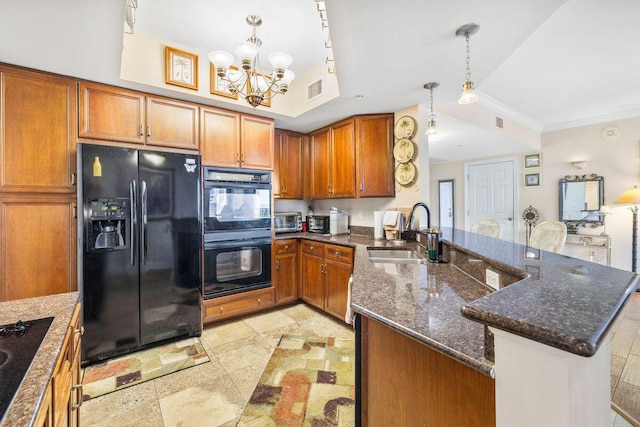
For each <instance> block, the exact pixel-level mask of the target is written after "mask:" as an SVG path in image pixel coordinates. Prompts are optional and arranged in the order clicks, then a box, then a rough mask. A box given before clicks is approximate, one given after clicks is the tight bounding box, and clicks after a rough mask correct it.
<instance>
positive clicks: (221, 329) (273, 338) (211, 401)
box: [81, 293, 640, 427]
mask: <svg viewBox="0 0 640 427" xmlns="http://www.w3.org/2000/svg"><path fill="white" fill-rule="evenodd" d="M625 309H626V310H625V313H623V314H626V315H624V316H621V318H620V319H619V320H618V322H616V326H615V327H614V328H615V329H614V335H613V339H612V390H614V389H615V386H614V384H616V385H618V384H622V383H624V382H626V381H625V379H626V378H632V377H634V378H635V377H637V376H638V375H640V374H639V372H640V368H639V369H637V370H636V369H635V368H634V369H633V372H632V371H631V370H629V372H627V373H626V374H625V373H624V369H625V361H626V360H630V361H631V363H630V364H629V366H630V367H633V366H635V365H634V363H635V360H636V357H637V358H638V359H640V352H637V351H635V354H633V355H634V356H635V355H637V356H635V357H630V356H629V354H632V353H633V352H632V351H631V349H632V348H633V349H635V350H638V349H640V314H639V313H640V293H637V294H634V295H633V297H632V301H630V303H629V304H627V307H625ZM629 313H630V314H629ZM634 313H635V314H634ZM628 316H631V318H634V316H635V321H636V322H637V324H632V323H629V322H628V321H626V320H624V319H628ZM632 320H633V319H632ZM623 321H624V324H622V323H621V322H623ZM633 327H635V333H636V334H635V335H632V332H630V328H633ZM283 334H300V335H319V336H335V337H340V338H351V337H353V330H352V329H351V327H349V326H348V325H345V324H344V323H342V322H339V321H338V320H336V319H333V318H331V317H328V316H326V315H324V314H323V313H321V312H320V311H318V310H316V309H314V308H312V307H309V306H308V305H306V304H302V303H300V304H296V305H293V306H289V307H285V308H282V309H278V310H273V311H269V312H267V313H259V314H256V315H251V316H247V317H244V318H242V319H239V320H231V321H228V322H224V323H220V324H215V325H213V326H209V327H206V328H205V330H204V332H203V335H202V338H201V340H202V343H203V345H204V347H205V349H206V350H207V353H208V354H209V357H210V358H211V362H210V363H204V364H202V365H200V366H196V367H193V368H189V369H185V370H183V371H179V372H177V373H175V374H171V375H166V376H164V377H160V378H157V379H155V380H152V381H147V382H145V383H142V384H139V385H136V386H133V387H129V388H126V389H124V390H121V391H117V392H114V393H110V394H108V395H105V396H101V397H98V398H96V399H92V400H90V401H88V402H84V404H83V406H82V409H81V411H82V412H81V420H82V425H83V426H84V427H93V426H96V427H100V426H105V427H116V426H117V427H120V426H126V427H138V426H139V427H169V426H171V427H173V426H179V427H190V426H197V427H208V426H212V427H213V426H221V427H232V426H236V424H237V422H238V419H239V418H240V415H241V414H242V411H243V409H244V406H245V405H246V403H247V401H248V400H249V397H250V396H251V393H252V392H253V390H254V388H255V386H256V384H257V383H258V380H259V379H260V376H261V375H262V371H263V370H264V367H265V366H266V364H267V362H268V361H269V358H270V356H271V353H272V352H273V349H274V348H275V346H276V345H277V343H278V340H279V339H280V336H281V335H283ZM620 348H628V350H629V351H628V352H627V353H626V355H627V359H624V358H622V356H621V354H622V353H624V351H623V350H619V349H620ZM618 358H620V359H618ZM627 369H629V368H627ZM616 373H618V374H619V376H618V377H617V378H618V379H617V380H616V379H615V375H614V374H616ZM620 378H621V379H620ZM629 426H631V424H629V423H628V422H627V421H626V420H625V419H624V418H622V417H621V416H620V415H617V414H616V413H615V412H613V411H612V413H611V427H629Z"/></svg>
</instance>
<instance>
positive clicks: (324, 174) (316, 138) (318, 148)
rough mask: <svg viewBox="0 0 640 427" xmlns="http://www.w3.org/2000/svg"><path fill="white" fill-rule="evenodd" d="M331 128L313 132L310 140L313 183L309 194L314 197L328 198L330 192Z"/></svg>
mask: <svg viewBox="0 0 640 427" xmlns="http://www.w3.org/2000/svg"><path fill="white" fill-rule="evenodd" d="M330 134H331V129H329V128H328V127H327V128H324V129H320V130H318V131H315V132H313V133H312V134H311V140H310V142H309V162H310V165H309V166H310V170H311V174H310V175H311V176H310V179H311V183H310V185H309V190H310V193H311V194H309V195H310V196H311V198H312V199H326V198H328V197H330V193H329V176H330V175H329V174H330V163H331V147H330V143H331V139H330Z"/></svg>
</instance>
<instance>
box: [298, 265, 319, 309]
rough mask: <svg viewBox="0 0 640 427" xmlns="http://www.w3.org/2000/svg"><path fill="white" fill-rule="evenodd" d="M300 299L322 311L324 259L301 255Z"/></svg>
mask: <svg viewBox="0 0 640 427" xmlns="http://www.w3.org/2000/svg"><path fill="white" fill-rule="evenodd" d="M301 276H302V277H301V282H302V299H303V300H305V301H306V302H307V303H309V304H311V305H313V306H315V307H318V308H319V309H322V310H324V258H321V257H318V256H315V255H309V254H305V253H303V254H302V274H301Z"/></svg>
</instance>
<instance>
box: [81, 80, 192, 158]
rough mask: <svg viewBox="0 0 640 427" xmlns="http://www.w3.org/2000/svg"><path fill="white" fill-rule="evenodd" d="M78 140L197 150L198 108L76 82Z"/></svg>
mask: <svg viewBox="0 0 640 427" xmlns="http://www.w3.org/2000/svg"><path fill="white" fill-rule="evenodd" d="M79 110H80V126H79V131H78V135H79V137H80V138H89V139H100V140H108V141H121V142H129V143H134V144H148V145H157V146H162V147H172V148H184V149H189V150H197V149H198V145H199V127H198V120H199V114H198V106H197V105H196V104H191V103H188V102H181V101H175V100H170V99H167V98H161V97H154V96H145V95H144V94H142V93H139V92H135V91H131V90H126V89H120V88H115V87H112V86H106V85H101V84H96V83H89V82H81V83H80V108H79Z"/></svg>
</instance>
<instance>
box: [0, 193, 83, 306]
mask: <svg viewBox="0 0 640 427" xmlns="http://www.w3.org/2000/svg"><path fill="white" fill-rule="evenodd" d="M76 221H77V219H76V201H75V197H74V198H72V199H70V198H68V197H66V196H64V197H63V196H45V195H28V196H27V195H24V196H23V195H20V196H18V195H8V196H7V195H0V259H1V260H2V265H3V268H2V269H0V301H13V300H18V299H23V298H32V297H39V296H44V295H52V294H60V293H64V292H71V291H75V290H76V258H77V255H76Z"/></svg>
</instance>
